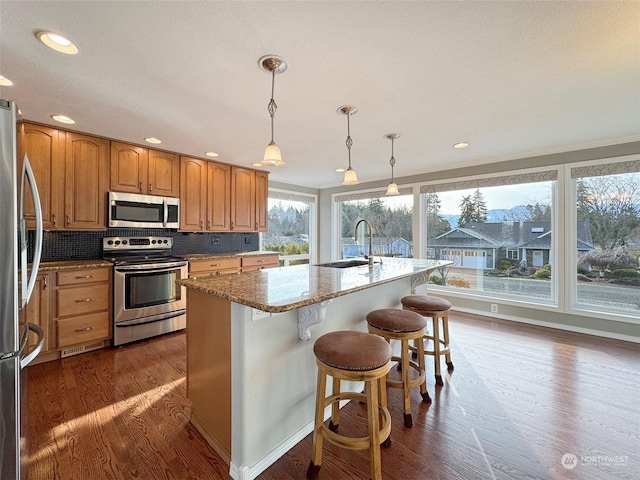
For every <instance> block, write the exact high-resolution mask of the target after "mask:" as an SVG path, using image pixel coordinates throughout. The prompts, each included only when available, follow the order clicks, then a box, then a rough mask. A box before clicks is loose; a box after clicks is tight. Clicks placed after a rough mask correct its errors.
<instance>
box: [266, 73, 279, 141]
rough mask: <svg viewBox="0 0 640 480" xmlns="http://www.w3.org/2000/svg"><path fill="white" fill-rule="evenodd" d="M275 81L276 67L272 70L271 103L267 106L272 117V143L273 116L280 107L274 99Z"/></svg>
mask: <svg viewBox="0 0 640 480" xmlns="http://www.w3.org/2000/svg"><path fill="white" fill-rule="evenodd" d="M275 83H276V71H275V69H274V70H271V100H270V101H269V105H268V106H267V111H268V112H269V116H270V117H271V144H273V117H275V115H276V110H277V109H278V105H276V101H275V100H274V99H273V97H274V95H273V92H274V90H275Z"/></svg>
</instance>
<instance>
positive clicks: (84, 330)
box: [76, 327, 93, 333]
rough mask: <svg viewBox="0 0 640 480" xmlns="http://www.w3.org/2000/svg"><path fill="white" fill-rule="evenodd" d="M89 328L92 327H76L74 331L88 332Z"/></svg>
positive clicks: (91, 328)
mask: <svg viewBox="0 0 640 480" xmlns="http://www.w3.org/2000/svg"><path fill="white" fill-rule="evenodd" d="M91 330H93V327H87V328H76V333H80V332H90V331H91Z"/></svg>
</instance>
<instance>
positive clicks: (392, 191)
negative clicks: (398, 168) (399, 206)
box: [384, 133, 400, 195]
mask: <svg viewBox="0 0 640 480" xmlns="http://www.w3.org/2000/svg"><path fill="white" fill-rule="evenodd" d="M384 138H388V139H389V140H391V158H390V159H389V165H391V183H389V185H388V186H387V192H386V193H385V195H398V194H399V193H400V192H398V185H396V182H395V181H394V179H393V167H394V166H395V164H396V159H395V157H394V156H393V141H394V140H395V139H396V138H400V134H399V133H387V134H386V135H385V136H384Z"/></svg>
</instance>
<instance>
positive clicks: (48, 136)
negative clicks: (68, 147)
mask: <svg viewBox="0 0 640 480" xmlns="http://www.w3.org/2000/svg"><path fill="white" fill-rule="evenodd" d="M25 153H26V154H27V156H28V157H29V162H30V163H31V168H32V169H33V173H34V174H35V177H36V183H37V184H38V193H39V194H40V207H41V209H42V221H43V227H44V229H45V230H51V229H56V228H64V218H63V217H64V192H63V188H64V132H60V131H58V130H56V129H54V128H49V127H43V126H40V125H32V124H30V123H21V124H20V125H19V126H18V167H19V168H20V171H22V161H23V159H24V155H25ZM18 188H20V185H18ZM25 212H26V213H27V214H34V212H35V211H34V209H33V199H32V198H31V191H30V190H27V191H26V192H25ZM34 222H35V221H34V220H33V219H32V218H31V217H28V220H27V225H28V227H29V228H34Z"/></svg>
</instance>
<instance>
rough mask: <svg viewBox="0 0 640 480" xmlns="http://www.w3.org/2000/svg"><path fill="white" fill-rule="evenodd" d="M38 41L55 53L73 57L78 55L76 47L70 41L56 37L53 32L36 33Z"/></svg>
mask: <svg viewBox="0 0 640 480" xmlns="http://www.w3.org/2000/svg"><path fill="white" fill-rule="evenodd" d="M36 36H37V37H38V40H40V41H41V42H42V43H44V44H45V45H46V46H47V47H49V48H52V49H54V50H55V51H56V52H61V53H67V54H69V55H73V54H76V53H78V47H76V46H75V45H74V44H73V43H72V42H71V40H69V39H68V38H66V37H63V36H62V35H58V34H57V33H53V32H38V33H36Z"/></svg>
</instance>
